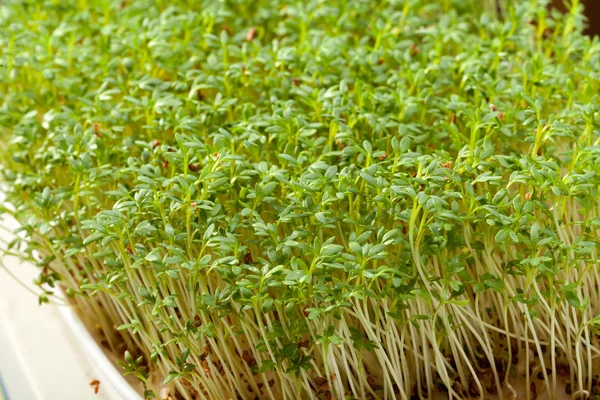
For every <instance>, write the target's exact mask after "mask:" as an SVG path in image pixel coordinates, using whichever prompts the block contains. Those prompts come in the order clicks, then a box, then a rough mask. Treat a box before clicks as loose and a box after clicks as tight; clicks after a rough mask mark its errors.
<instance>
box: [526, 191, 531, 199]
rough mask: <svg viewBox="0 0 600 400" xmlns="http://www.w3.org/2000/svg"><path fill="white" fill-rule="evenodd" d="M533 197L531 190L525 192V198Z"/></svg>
mask: <svg viewBox="0 0 600 400" xmlns="http://www.w3.org/2000/svg"><path fill="white" fill-rule="evenodd" d="M529 199H531V192H527V193H525V200H529Z"/></svg>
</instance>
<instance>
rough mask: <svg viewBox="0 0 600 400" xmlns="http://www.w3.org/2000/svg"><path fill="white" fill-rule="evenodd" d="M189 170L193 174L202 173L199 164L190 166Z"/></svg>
mask: <svg viewBox="0 0 600 400" xmlns="http://www.w3.org/2000/svg"><path fill="white" fill-rule="evenodd" d="M188 168H189V170H190V171H192V172H198V171H200V165H198V164H188Z"/></svg>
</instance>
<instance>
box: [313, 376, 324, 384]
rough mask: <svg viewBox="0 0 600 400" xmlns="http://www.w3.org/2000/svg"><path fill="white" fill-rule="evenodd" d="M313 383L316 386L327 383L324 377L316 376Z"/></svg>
mask: <svg viewBox="0 0 600 400" xmlns="http://www.w3.org/2000/svg"><path fill="white" fill-rule="evenodd" d="M315 383H316V384H317V385H322V384H324V383H327V378H325V377H324V376H317V377H316V378H315Z"/></svg>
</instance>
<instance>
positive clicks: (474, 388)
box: [469, 376, 481, 397]
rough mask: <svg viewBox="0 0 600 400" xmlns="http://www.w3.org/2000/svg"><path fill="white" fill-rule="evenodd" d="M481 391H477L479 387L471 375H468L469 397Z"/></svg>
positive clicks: (476, 395)
mask: <svg viewBox="0 0 600 400" xmlns="http://www.w3.org/2000/svg"><path fill="white" fill-rule="evenodd" d="M480 394H481V393H480V392H479V387H478V386H477V383H476V382H475V379H473V377H472V376H471V377H469V395H470V396H471V397H479V395H480Z"/></svg>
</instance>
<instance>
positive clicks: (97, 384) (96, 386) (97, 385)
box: [90, 379, 100, 394]
mask: <svg viewBox="0 0 600 400" xmlns="http://www.w3.org/2000/svg"><path fill="white" fill-rule="evenodd" d="M90 386H91V387H93V388H94V394H98V391H99V390H100V381H99V380H98V379H94V380H93V381H91V382H90Z"/></svg>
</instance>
